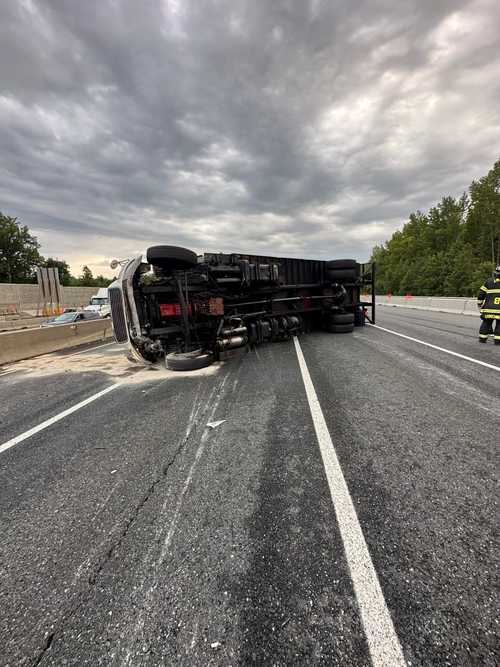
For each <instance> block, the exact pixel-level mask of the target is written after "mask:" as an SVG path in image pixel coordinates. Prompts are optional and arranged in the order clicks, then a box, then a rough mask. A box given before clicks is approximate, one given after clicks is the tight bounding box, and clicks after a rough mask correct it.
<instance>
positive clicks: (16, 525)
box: [0, 307, 500, 666]
mask: <svg viewBox="0 0 500 667" xmlns="http://www.w3.org/2000/svg"><path fill="white" fill-rule="evenodd" d="M378 324H379V325H380V326H381V327H384V328H386V329H388V330H390V331H395V332H399V333H402V334H404V335H406V336H410V337H413V338H416V339H418V340H422V341H425V342H427V343H430V344H431V345H434V346H438V347H442V348H446V349H448V350H451V351H453V352H456V353H458V354H459V355H463V356H465V357H470V358H472V359H475V360H478V361H483V362H485V363H486V364H490V366H481V365H479V364H477V363H474V361H471V360H470V359H465V358H463V357H462V356H453V355H450V354H448V353H446V352H444V351H441V350H437V349H434V348H431V347H428V346H424V345H421V344H420V343H418V342H415V341H411V340H408V339H405V338H402V337H399V336H396V335H394V334H393V333H389V332H388V331H383V330H381V329H377V328H372V327H368V326H367V327H365V328H361V329H356V331H355V333H354V334H352V335H333V334H326V333H321V332H318V333H314V334H310V335H307V336H303V337H301V338H300V348H301V350H302V353H303V357H304V363H305V365H306V367H307V372H308V373H309V374H310V379H311V382H312V385H313V387H314V390H313V391H315V392H316V396H317V399H318V402H319V408H314V407H313V408H311V403H310V397H309V398H308V394H306V389H305V385H304V377H303V370H302V369H301V367H300V366H299V360H298V357H297V353H296V349H295V345H294V342H293V341H289V342H286V343H276V344H272V345H267V346H262V347H260V348H258V349H257V350H255V351H252V352H250V353H248V354H247V355H246V356H245V357H243V358H242V359H240V360H236V361H231V362H227V363H226V364H224V365H220V366H217V365H214V366H212V367H211V368H210V369H207V370H205V371H198V372H195V373H191V374H186V375H184V374H181V375H176V374H173V373H170V372H167V371H163V370H158V371H152V370H142V369H141V368H140V367H135V366H132V365H130V364H129V362H128V361H127V360H126V359H125V358H124V356H123V355H122V353H121V351H120V350H119V348H118V347H117V346H115V345H108V346H104V347H99V348H94V349H88V350H83V351H81V352H79V354H74V353H73V352H71V353H65V354H55V355H48V356H46V357H40V358H38V359H35V360H30V361H26V362H21V363H18V364H13V365H11V366H10V367H8V368H5V367H4V368H2V369H0V433H1V437H0V535H1V539H0V664H1V665H10V666H14V665H16V666H17V665H172V664H185V665H237V664H257V665H291V664H308V665H323V664H329V665H356V666H357V665H360V666H362V665H370V664H377V660H378V661H379V662H378V664H380V665H382V664H388V665H390V664H395V663H394V662H392V663H391V662H390V660H389V658H387V661H384V659H383V657H382V659H380V655H381V653H380V651H382V656H383V650H385V648H386V645H387V642H388V635H387V634H385V635H384V632H383V631H382V630H380V635H381V636H380V637H379V639H380V645H379V647H378V648H379V649H380V651H379V653H378V654H377V648H376V647H375V648H374V646H373V645H372V643H371V640H369V637H370V630H369V626H370V623H372V624H373V627H374V628H375V631H376V632H377V631H378V629H380V628H382V626H383V622H382V619H381V617H378V616H377V614H378V613H379V611H380V609H381V608H382V607H383V608H385V609H386V611H387V612H388V614H387V618H388V619H389V624H390V622H391V619H392V631H393V633H394V635H393V639H395V641H396V644H397V645H398V646H400V647H401V649H402V653H403V654H404V659H405V661H406V663H407V664H408V665H495V664H497V656H498V648H499V641H498V573H497V560H498V533H497V522H498V509H497V498H498V484H497V480H498V457H497V452H498V445H499V444H500V400H499V399H500V373H499V372H498V370H495V367H497V368H500V348H498V347H494V346H493V344H492V343H488V344H487V345H481V346H480V345H479V344H478V343H477V328H478V321H477V320H476V319H474V318H471V317H461V316H455V315H444V314H440V313H429V312H424V311H413V310H397V309H395V308H383V307H380V308H379V311H378ZM491 366H493V367H491ZM115 385H118V386H117V387H116V388H115V389H114V390H111V391H109V393H106V394H103V395H101V396H100V397H99V398H97V399H96V400H94V401H92V402H89V403H88V404H86V405H84V406H83V407H81V408H80V409H78V410H76V411H75V412H73V413H72V414H69V415H67V416H65V417H64V418H61V419H60V420H59V421H55V422H54V423H51V424H50V425H48V426H47V427H46V428H43V429H42V430H40V431H38V432H37V433H35V434H33V435H31V436H30V437H27V438H26V439H24V440H21V441H19V442H17V444H14V445H13V446H10V447H8V448H5V449H4V450H3V451H1V445H2V443H6V442H11V441H12V440H11V439H12V438H15V437H16V436H19V435H21V434H23V433H25V432H26V431H27V430H28V429H31V428H34V427H36V426H38V425H40V424H41V423H43V422H44V421H45V420H49V419H51V418H53V417H56V416H57V415H60V413H61V412H63V411H64V410H67V409H68V408H70V407H72V406H75V405H77V404H79V403H80V402H82V401H84V400H85V399H88V398H91V397H93V396H94V395H96V394H97V393H98V392H101V391H102V390H105V389H107V388H108V387H112V386H115ZM318 415H319V416H318ZM221 420H225V421H223V422H222V423H220V424H218V425H217V426H215V427H213V428H210V427H207V424H208V423H212V424H213V423H217V422H219V421H221ZM318 420H319V421H321V420H324V422H322V423H323V424H324V428H323V427H321V425H320V427H318ZM321 428H323V431H321ZM318 429H319V431H318ZM318 433H319V435H317V434H318ZM321 434H323V435H321ZM329 437H330V438H331V445H333V448H334V449H335V452H336V455H337V457H338V463H339V464H340V468H341V470H342V472H343V476H344V478H345V482H346V483H347V488H348V492H349V494H350V499H351V500H352V505H353V507H354V508H355V514H356V515H357V521H358V526H359V528H360V530H361V531H362V535H363V536H364V540H365V543H366V545H365V547H364V548H366V554H368V557H369V559H370V563H371V565H370V566H371V567H372V568H373V571H374V572H375V573H376V575H377V577H378V582H379V583H380V587H379V590H378V592H377V591H376V590H373V589H372V588H370V586H369V583H370V580H369V576H368V575H367V572H366V571H362V572H360V569H363V567H364V566H363V567H362V566H361V565H360V562H361V561H360V560H358V559H357V555H356V554H355V555H354V557H353V555H352V553H351V554H350V552H349V544H348V542H349V539H350V533H349V531H350V530H351V528H352V529H353V530H354V528H355V526H352V517H351V519H350V521H351V524H348V527H347V528H345V526H344V527H343V522H344V523H345V521H346V516H348V514H346V512H347V510H348V508H347V509H346V507H345V506H344V504H343V503H341V502H339V503H338V506H336V507H334V502H333V501H332V497H335V495H334V493H337V492H338V489H337V491H335V490H334V489H333V487H332V484H333V485H335V481H334V482H333V483H332V479H331V475H332V474H334V473H332V472H331V470H329V472H328V473H327V472H325V465H324V463H323V460H322V456H321V453H320V447H319V445H318V438H319V439H320V440H321V438H323V440H324V439H325V438H326V440H328V438H329ZM327 444H328V443H327ZM331 445H330V447H331ZM332 489H333V490H332ZM332 494H333V496H332ZM349 554H350V555H349ZM365 569H366V568H365ZM356 573H358V575H359V576H358V575H357V574H356ZM368 574H369V573H368ZM356 576H358V579H356ZM356 582H357V583H356ZM365 584H366V586H365ZM372 603H373V604H372ZM377 605H378V606H377ZM381 605H382V607H381ZM377 610H378V611H377ZM377 655H378V656H379V658H377Z"/></svg>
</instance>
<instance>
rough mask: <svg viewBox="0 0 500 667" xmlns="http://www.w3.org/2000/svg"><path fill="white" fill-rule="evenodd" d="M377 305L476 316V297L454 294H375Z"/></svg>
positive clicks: (477, 312) (477, 313)
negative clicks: (407, 295) (470, 297)
mask: <svg viewBox="0 0 500 667" xmlns="http://www.w3.org/2000/svg"><path fill="white" fill-rule="evenodd" d="M376 303H377V306H393V307H395V308H413V309H415V310H433V311H436V312H438V313H452V314H455V315H471V316H473V317H478V315H479V311H478V309H477V300H476V299H467V298H466V297H455V296H412V297H411V298H408V297H405V296H391V297H388V296H377V298H376Z"/></svg>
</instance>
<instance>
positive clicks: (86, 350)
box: [66, 341, 116, 357]
mask: <svg viewBox="0 0 500 667" xmlns="http://www.w3.org/2000/svg"><path fill="white" fill-rule="evenodd" d="M110 345H116V343H115V341H113V342H112V343H105V344H104V345H97V346H96V347H87V348H86V349H85V350H80V352H74V353H73V354H68V355H66V356H67V357H76V355H77V354H84V353H85V352H93V351H94V350H100V349H101V348H102V347H109V346H110Z"/></svg>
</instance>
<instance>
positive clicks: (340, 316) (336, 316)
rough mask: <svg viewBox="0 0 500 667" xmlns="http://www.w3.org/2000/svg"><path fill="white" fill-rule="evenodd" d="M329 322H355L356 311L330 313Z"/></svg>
mask: <svg viewBox="0 0 500 667" xmlns="http://www.w3.org/2000/svg"><path fill="white" fill-rule="evenodd" d="M328 324H354V313H330V315H329V316H328Z"/></svg>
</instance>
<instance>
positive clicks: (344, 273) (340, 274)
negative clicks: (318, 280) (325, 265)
mask: <svg viewBox="0 0 500 667" xmlns="http://www.w3.org/2000/svg"><path fill="white" fill-rule="evenodd" d="M326 277H327V279H328V280H329V281H330V282H331V283H354V282H356V279H357V277H358V272H357V270H356V269H327V270H326Z"/></svg>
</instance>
